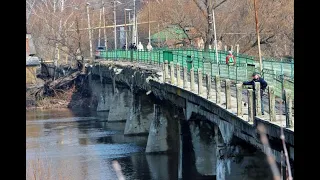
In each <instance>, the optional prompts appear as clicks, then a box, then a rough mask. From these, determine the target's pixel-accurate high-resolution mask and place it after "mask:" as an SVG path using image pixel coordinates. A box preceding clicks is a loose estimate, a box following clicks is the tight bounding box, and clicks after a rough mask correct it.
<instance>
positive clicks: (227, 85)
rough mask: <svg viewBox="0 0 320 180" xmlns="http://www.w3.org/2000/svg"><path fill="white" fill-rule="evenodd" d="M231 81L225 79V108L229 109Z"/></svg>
mask: <svg viewBox="0 0 320 180" xmlns="http://www.w3.org/2000/svg"><path fill="white" fill-rule="evenodd" d="M230 85H231V81H230V79H226V92H225V93H226V108H227V109H231V90H230Z"/></svg>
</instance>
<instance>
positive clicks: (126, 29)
mask: <svg viewBox="0 0 320 180" xmlns="http://www.w3.org/2000/svg"><path fill="white" fill-rule="evenodd" d="M131 10H132V9H124V27H125V28H124V29H125V32H126V51H127V50H128V28H127V14H126V12H127V11H131ZM129 16H130V12H129ZM129 18H130V17H129Z"/></svg>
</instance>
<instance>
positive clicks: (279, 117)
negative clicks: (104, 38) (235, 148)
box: [99, 60, 294, 131]
mask: <svg viewBox="0 0 320 180" xmlns="http://www.w3.org/2000/svg"><path fill="white" fill-rule="evenodd" d="M99 63H102V64H103V63H110V61H105V60H104V61H99ZM121 64H122V65H133V66H139V67H141V68H145V69H150V70H151V69H152V70H156V71H157V72H158V73H157V74H158V75H159V76H160V77H159V79H158V80H157V81H158V82H161V83H164V82H163V72H162V67H159V66H158V65H155V64H144V63H142V62H139V63H137V62H128V61H121ZM169 72H170V71H169ZM175 74H176V73H175ZM169 76H170V73H169ZM175 76H176V75H175ZM182 76H183V73H182V72H180V80H181V85H179V86H177V78H176V77H175V78H174V82H175V84H172V83H170V82H169V84H171V85H174V86H177V87H180V88H182V89H183V77H182ZM170 79H171V78H170ZM189 80H190V75H188V81H187V89H185V90H188V91H189V92H192V93H194V94H197V95H199V94H198V83H197V81H198V80H197V76H196V73H195V83H194V89H195V90H194V91H191V90H190V81H189ZM165 83H168V82H165ZM205 83H206V82H205V81H204V80H203V87H202V94H200V95H199V96H201V97H203V98H205V99H207V94H206V92H207V90H206V87H205V86H204V85H205ZM224 86H225V84H224V83H223V82H221V93H220V94H221V102H220V103H219V104H218V105H219V106H220V107H222V108H224V109H226V105H225V104H226V96H225V92H224V91H225V89H224ZM230 89H231V109H228V111H229V112H231V113H233V114H235V115H236V114H237V99H236V97H235V96H236V89H235V84H232V85H231V88H230ZM211 91H212V97H211V98H210V99H208V100H209V101H211V102H212V103H215V104H217V103H216V91H215V88H214V84H213V83H212V89H211ZM247 102H248V97H247V93H246V90H245V89H243V93H242V112H243V115H242V116H238V117H239V118H241V119H242V120H244V121H248V105H245V103H247ZM263 102H264V111H265V113H264V115H262V116H257V117H258V118H260V119H262V120H264V121H267V122H269V123H272V124H275V125H277V126H281V125H282V127H284V128H286V116H285V115H284V112H285V111H284V104H283V105H281V104H280V103H279V101H277V100H276V121H273V122H270V116H269V113H268V112H269V106H268V99H267V98H263ZM280 107H281V108H280ZM292 112H294V111H293V110H292ZM292 114H294V113H292ZM293 121H294V118H293ZM249 123H250V124H252V123H253V122H249ZM286 129H289V130H291V131H294V127H292V128H286Z"/></svg>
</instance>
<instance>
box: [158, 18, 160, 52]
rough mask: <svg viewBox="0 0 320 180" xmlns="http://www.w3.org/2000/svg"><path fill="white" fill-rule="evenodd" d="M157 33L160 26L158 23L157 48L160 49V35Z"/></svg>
mask: <svg viewBox="0 0 320 180" xmlns="http://www.w3.org/2000/svg"><path fill="white" fill-rule="evenodd" d="M159 32H160V25H159V22H158V48H160V36H159V35H160V34H159Z"/></svg>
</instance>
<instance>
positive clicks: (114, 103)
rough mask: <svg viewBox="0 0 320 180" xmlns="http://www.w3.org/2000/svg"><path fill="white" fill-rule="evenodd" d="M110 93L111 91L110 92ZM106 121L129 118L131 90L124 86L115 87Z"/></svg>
mask: <svg viewBox="0 0 320 180" xmlns="http://www.w3.org/2000/svg"><path fill="white" fill-rule="evenodd" d="M110 94H111V93H110ZM110 99H111V101H109V102H107V103H108V104H110V110H109V114H108V122H115V121H126V120H127V119H129V115H130V109H131V105H132V102H131V101H132V92H131V91H130V90H128V89H126V88H117V90H116V92H115V93H114V94H113V95H112V96H111V98H110Z"/></svg>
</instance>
